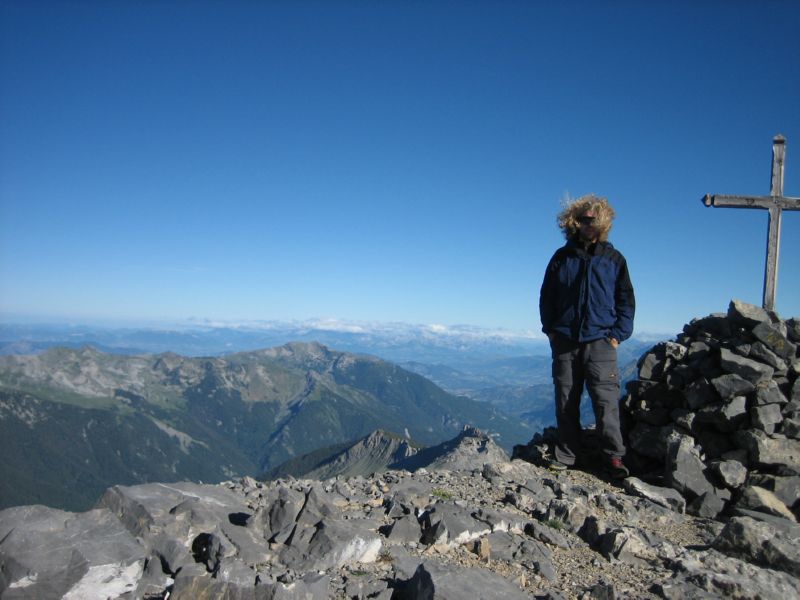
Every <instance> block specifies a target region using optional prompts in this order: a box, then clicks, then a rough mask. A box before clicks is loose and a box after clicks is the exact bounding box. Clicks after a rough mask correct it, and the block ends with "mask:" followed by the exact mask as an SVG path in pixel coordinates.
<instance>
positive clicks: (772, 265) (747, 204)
mask: <svg viewBox="0 0 800 600" xmlns="http://www.w3.org/2000/svg"><path fill="white" fill-rule="evenodd" d="M785 156H786V138H784V137H783V136H782V135H776V136H775V137H774V138H773V140H772V180H771V182H770V192H769V193H770V195H769V196H725V195H721V194H713V195H712V194H706V195H705V196H704V197H703V199H702V200H703V204H705V205H706V206H715V207H716V206H719V207H726V208H761V209H766V210H768V211H769V228H768V230H767V263H766V266H765V268H764V299H763V304H762V305H763V307H764V308H765V309H767V310H775V296H776V294H777V289H778V255H779V254H780V244H781V219H782V218H783V211H784V210H800V198H787V197H785V196H784V195H783V165H784V160H785Z"/></svg>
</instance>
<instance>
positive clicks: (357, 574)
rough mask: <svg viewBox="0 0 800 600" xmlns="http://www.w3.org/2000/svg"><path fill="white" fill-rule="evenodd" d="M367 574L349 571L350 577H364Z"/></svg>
mask: <svg viewBox="0 0 800 600" xmlns="http://www.w3.org/2000/svg"><path fill="white" fill-rule="evenodd" d="M368 574H369V573H367V572H366V571H350V575H352V576H353V577H364V576H365V575H368Z"/></svg>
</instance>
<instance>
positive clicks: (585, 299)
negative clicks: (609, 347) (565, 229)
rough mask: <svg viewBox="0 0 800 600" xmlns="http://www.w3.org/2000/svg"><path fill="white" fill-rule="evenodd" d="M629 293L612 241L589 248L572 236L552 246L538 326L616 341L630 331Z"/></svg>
mask: <svg viewBox="0 0 800 600" xmlns="http://www.w3.org/2000/svg"><path fill="white" fill-rule="evenodd" d="M635 309H636V300H635V298H634V295H633V285H631V279H630V275H629V274H628V265H627V263H626V262H625V257H624V256H622V254H621V253H620V252H619V251H618V250H616V249H615V248H614V246H612V245H611V243H610V242H597V244H595V245H594V246H593V247H592V248H591V249H590V251H588V252H587V251H586V250H585V249H584V248H583V246H582V245H581V244H579V243H577V242H576V241H575V240H569V241H568V242H567V243H566V244H565V245H564V246H562V247H561V248H559V249H558V250H556V253H555V254H554V255H553V258H551V259H550V263H549V264H548V265H547V271H546V272H545V274H544V281H543V282H542V289H541V292H540V295H539V313H540V315H541V318H542V331H544V332H545V333H546V334H548V335H549V334H551V333H559V334H561V335H564V336H566V337H568V338H570V339H573V340H576V341H578V342H590V341H592V340H597V339H601V338H604V337H608V338H611V337H613V338H616V339H617V340H619V341H620V342H621V341H623V340H626V339H628V338H629V337H630V336H631V334H632V333H633V314H634V312H635Z"/></svg>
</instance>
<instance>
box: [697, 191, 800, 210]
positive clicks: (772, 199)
mask: <svg viewBox="0 0 800 600" xmlns="http://www.w3.org/2000/svg"><path fill="white" fill-rule="evenodd" d="M703 204H705V205H706V206H720V207H729V206H730V207H735V208H764V209H770V208H773V207H778V208H781V209H783V210H800V198H787V197H786V196H728V195H724V194H706V195H705V196H703Z"/></svg>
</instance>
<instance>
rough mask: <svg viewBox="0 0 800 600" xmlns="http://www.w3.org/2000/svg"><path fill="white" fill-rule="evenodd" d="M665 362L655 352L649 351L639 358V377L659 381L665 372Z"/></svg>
mask: <svg viewBox="0 0 800 600" xmlns="http://www.w3.org/2000/svg"><path fill="white" fill-rule="evenodd" d="M664 363H665V361H664V360H659V358H658V356H656V353H655V352H648V353H647V354H645V355H644V356H643V357H642V358H641V359H640V360H639V363H638V367H639V379H647V380H650V381H658V379H660V377H661V375H662V373H663V372H664Z"/></svg>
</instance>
